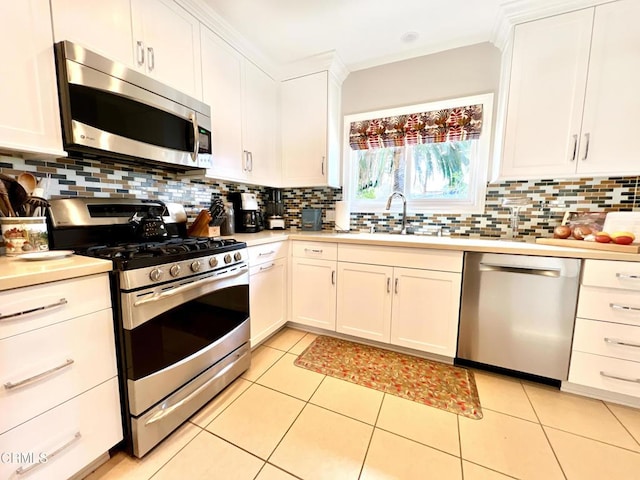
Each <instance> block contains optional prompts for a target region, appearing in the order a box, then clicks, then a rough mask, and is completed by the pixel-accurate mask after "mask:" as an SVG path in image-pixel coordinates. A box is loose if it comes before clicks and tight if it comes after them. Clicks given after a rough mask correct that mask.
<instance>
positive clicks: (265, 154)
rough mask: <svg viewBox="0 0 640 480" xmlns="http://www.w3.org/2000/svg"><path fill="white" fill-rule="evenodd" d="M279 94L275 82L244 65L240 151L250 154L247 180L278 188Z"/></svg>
mask: <svg viewBox="0 0 640 480" xmlns="http://www.w3.org/2000/svg"><path fill="white" fill-rule="evenodd" d="M277 99H278V91H277V85H276V82H275V81H274V80H273V79H272V78H271V77H269V76H268V75H267V74H266V73H264V72H263V71H262V70H260V69H259V68H258V67H256V66H255V65H254V64H253V63H251V62H249V61H248V60H245V62H244V108H243V113H244V130H243V148H244V150H245V151H247V152H249V159H248V160H247V163H246V170H247V180H248V181H250V182H251V183H259V184H261V185H278V184H279V181H280V175H279V171H280V168H279V165H278V163H277V161H276V160H277V159H276V131H277V129H276V127H277V121H278V115H277Z"/></svg>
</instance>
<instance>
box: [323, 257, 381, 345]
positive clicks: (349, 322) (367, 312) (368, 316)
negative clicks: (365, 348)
mask: <svg viewBox="0 0 640 480" xmlns="http://www.w3.org/2000/svg"><path fill="white" fill-rule="evenodd" d="M392 276H393V268H392V267H385V266H380V265H366V264H359V263H346V262H340V263H338V297H337V318H336V331H338V332H340V333H346V334H348V335H354V336H356V337H360V338H368V339H369V340H376V341H378V342H386V343H388V342H389V335H390V328H391V283H392V282H391V280H392V278H391V277H392Z"/></svg>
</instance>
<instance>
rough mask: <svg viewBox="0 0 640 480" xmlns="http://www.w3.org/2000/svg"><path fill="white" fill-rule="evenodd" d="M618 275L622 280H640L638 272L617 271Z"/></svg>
mask: <svg viewBox="0 0 640 480" xmlns="http://www.w3.org/2000/svg"><path fill="white" fill-rule="evenodd" d="M616 277H617V278H619V279H620V280H640V274H637V273H616Z"/></svg>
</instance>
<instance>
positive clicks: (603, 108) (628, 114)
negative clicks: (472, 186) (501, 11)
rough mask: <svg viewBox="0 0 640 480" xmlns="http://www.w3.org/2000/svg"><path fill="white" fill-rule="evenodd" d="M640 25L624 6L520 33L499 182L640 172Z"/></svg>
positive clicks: (639, 12) (628, 4)
mask: <svg viewBox="0 0 640 480" xmlns="http://www.w3.org/2000/svg"><path fill="white" fill-rule="evenodd" d="M639 19H640V3H638V2H637V1H635V0H622V1H619V2H613V3H610V4H606V5H601V6H598V7H595V8H589V9H584V10H578V11H575V12H571V13H567V14H564V15H558V16H554V17H550V18H546V19H542V20H538V21H533V22H530V23H526V24H522V25H518V26H516V27H515V32H514V42H513V56H512V62H511V76H510V85H509V95H508V106H507V119H506V128H505V137H504V148H503V158H502V162H501V168H500V177H501V178H505V179H508V178H510V179H514V178H522V179H526V178H545V177H551V178H557V177H562V176H566V177H571V176H581V175H582V176H584V175H620V174H638V173H640V163H638V162H637V154H636V153H635V150H634V149H633V145H632V141H633V135H632V128H633V122H631V121H629V119H630V118H634V115H635V113H636V112H637V111H638V109H639V108H640V96H639V95H638V94H637V81H636V80H635V79H636V78H637V75H638V74H639V73H640V30H639V29H638V28H637V27H636V25H637V22H638V20H639Z"/></svg>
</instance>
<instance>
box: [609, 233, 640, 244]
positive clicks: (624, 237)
mask: <svg viewBox="0 0 640 480" xmlns="http://www.w3.org/2000/svg"><path fill="white" fill-rule="evenodd" d="M635 239H636V236H635V235H634V234H633V233H632V232H613V233H612V234H611V240H612V241H613V243H617V244H618V245H629V244H631V243H633V241H634V240H635Z"/></svg>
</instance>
